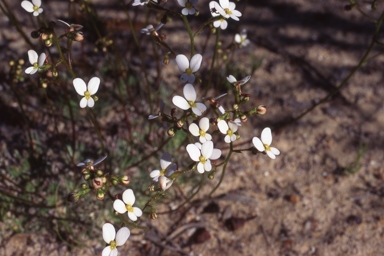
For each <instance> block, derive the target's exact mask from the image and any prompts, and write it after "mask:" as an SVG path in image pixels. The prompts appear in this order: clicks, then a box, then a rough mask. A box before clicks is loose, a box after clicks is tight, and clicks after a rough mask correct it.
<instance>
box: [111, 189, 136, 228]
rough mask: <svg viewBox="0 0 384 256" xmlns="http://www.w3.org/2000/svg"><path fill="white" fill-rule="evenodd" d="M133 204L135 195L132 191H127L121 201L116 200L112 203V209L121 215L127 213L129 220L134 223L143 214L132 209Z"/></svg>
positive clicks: (134, 208)
mask: <svg viewBox="0 0 384 256" xmlns="http://www.w3.org/2000/svg"><path fill="white" fill-rule="evenodd" d="M134 203H135V195H134V194H133V191H132V189H127V190H125V191H124V193H123V200H120V199H116V200H115V202H113V209H115V211H117V212H118V213H121V214H123V213H125V212H128V217H129V218H130V219H131V220H133V221H136V220H137V217H141V215H143V212H142V211H141V209H140V208H138V207H132V205H133V204H134Z"/></svg>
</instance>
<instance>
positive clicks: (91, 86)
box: [88, 77, 100, 95]
mask: <svg viewBox="0 0 384 256" xmlns="http://www.w3.org/2000/svg"><path fill="white" fill-rule="evenodd" d="M99 84H100V78H98V77H92V79H91V80H89V82H88V91H89V92H90V93H91V95H93V94H95V93H96V92H97V90H98V89H99Z"/></svg>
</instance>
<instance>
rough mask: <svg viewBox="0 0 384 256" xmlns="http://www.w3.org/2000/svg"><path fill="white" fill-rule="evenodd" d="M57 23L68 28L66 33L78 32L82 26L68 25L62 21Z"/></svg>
mask: <svg viewBox="0 0 384 256" xmlns="http://www.w3.org/2000/svg"><path fill="white" fill-rule="evenodd" d="M58 21H59V22H61V23H63V24H64V25H66V26H67V27H69V30H68V32H72V31H77V30H80V29H82V28H83V26H82V25H79V24H71V25H69V24H68V23H67V22H65V21H63V20H58Z"/></svg>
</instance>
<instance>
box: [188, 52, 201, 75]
mask: <svg viewBox="0 0 384 256" xmlns="http://www.w3.org/2000/svg"><path fill="white" fill-rule="evenodd" d="M202 60H203V56H201V54H195V55H194V56H193V57H192V59H191V62H190V65H189V66H190V68H191V69H192V72H196V71H198V70H199V68H200V65H201V61H202Z"/></svg>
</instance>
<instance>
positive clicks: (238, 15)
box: [231, 10, 242, 19]
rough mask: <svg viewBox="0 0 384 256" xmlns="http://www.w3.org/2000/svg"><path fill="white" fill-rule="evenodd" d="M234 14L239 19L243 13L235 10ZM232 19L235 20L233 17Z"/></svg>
mask: <svg viewBox="0 0 384 256" xmlns="http://www.w3.org/2000/svg"><path fill="white" fill-rule="evenodd" d="M232 14H233V15H235V16H237V17H241V15H242V14H241V12H239V11H238V10H233V11H232ZM231 18H232V19H233V17H231Z"/></svg>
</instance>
